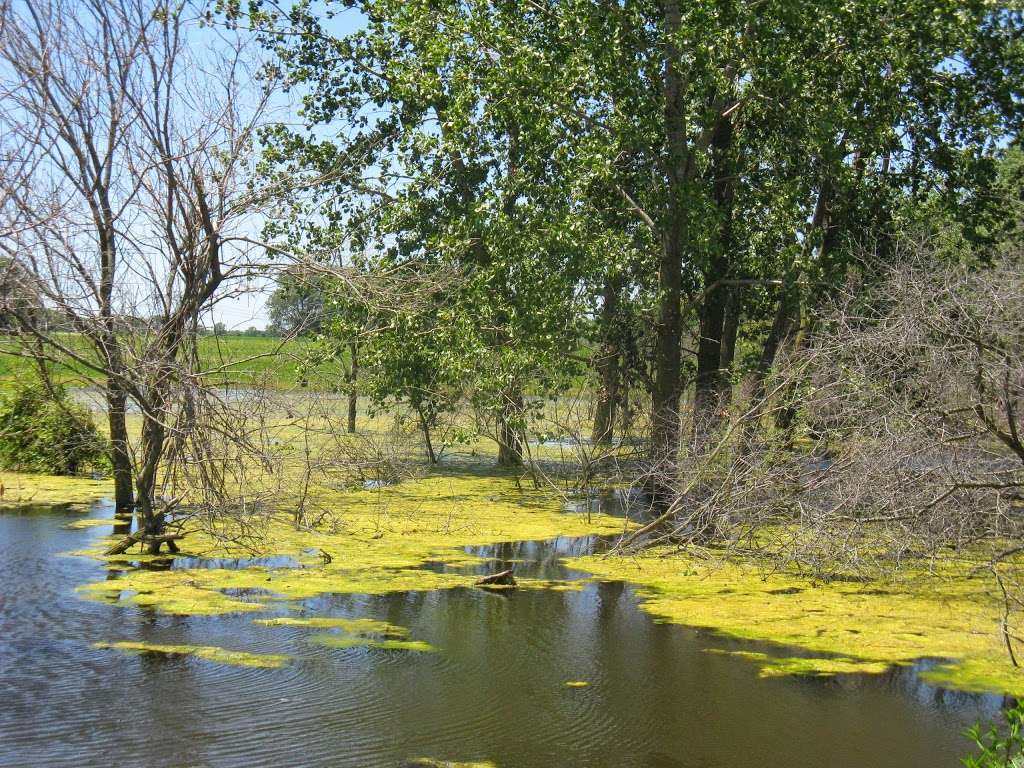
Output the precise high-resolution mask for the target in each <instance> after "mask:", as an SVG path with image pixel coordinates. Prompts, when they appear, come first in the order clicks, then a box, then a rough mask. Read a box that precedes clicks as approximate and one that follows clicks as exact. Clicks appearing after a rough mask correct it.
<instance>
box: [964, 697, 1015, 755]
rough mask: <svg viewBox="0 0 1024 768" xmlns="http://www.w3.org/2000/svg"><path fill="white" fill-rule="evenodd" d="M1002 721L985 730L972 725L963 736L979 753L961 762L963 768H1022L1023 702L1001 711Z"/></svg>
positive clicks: (979, 726)
mask: <svg viewBox="0 0 1024 768" xmlns="http://www.w3.org/2000/svg"><path fill="white" fill-rule="evenodd" d="M1002 719H1003V722H1002V723H998V722H994V723H991V724H990V725H989V726H988V727H987V728H984V727H983V726H982V725H981V724H980V723H978V724H975V725H974V726H972V727H970V728H968V729H967V730H966V731H965V732H964V735H965V736H966V737H967V738H969V739H970V740H971V741H973V742H974V743H975V745H977V747H978V750H979V753H978V754H976V755H970V756H968V757H965V758H964V759H963V764H964V765H965V766H967V768H1020V766H1024V701H1018V702H1017V703H1016V704H1014V705H1013V706H1012V707H1007V708H1006V709H1005V710H1003V713H1002Z"/></svg>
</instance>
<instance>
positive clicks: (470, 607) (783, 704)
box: [0, 508, 1003, 768]
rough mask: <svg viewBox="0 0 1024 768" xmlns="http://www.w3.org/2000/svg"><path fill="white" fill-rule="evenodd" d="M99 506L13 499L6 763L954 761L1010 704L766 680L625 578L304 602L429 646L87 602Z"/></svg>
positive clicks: (881, 682)
mask: <svg viewBox="0 0 1024 768" xmlns="http://www.w3.org/2000/svg"><path fill="white" fill-rule="evenodd" d="M99 512H100V513H101V514H108V513H105V512H103V511H102V510H99ZM83 514H86V511H85V510H72V509H70V508H66V509H53V508H50V509H48V510H41V509H35V510H29V509H25V510H21V511H17V512H10V511H8V512H5V513H0V765H4V766H37V765H38V766H64V765H69V766H78V767H83V766H152V767H157V766H246V767H248V766H274V767H275V768H281V767H283V766H358V767H359V768H372V767H373V766H382V767H383V766H389V767H393V766H402V765H404V764H405V763H406V762H407V761H409V760H410V759H413V758H418V757H433V758H438V759H444V760H459V761H485V760H489V761H492V762H493V763H494V764H495V765H497V766H499V768H520V767H521V768H533V767H536V768H551V767H553V766H593V767H594V768H597V767H598V766H602V767H604V766H607V767H608V768H612V767H614V768H629V767H630V766H636V767H637V768H640V767H641V766H642V767H643V768H683V767H684V766H685V767H687V768H716V767H718V766H721V767H726V766H728V767H729V768H733V767H737V768H738V767H742V766H757V768H776V767H778V768H783V767H785V768H803V767H806V768H821V767H823V766H828V767H830V768H843V767H844V766H850V767H853V766H856V767H857V768H885V767H886V766H893V767H894V768H895V767H896V766H899V767H900V768H909V767H912V766H921V767H922V768H925V767H927V768H941V767H942V766H951V767H952V766H957V765H959V764H960V762H959V758H960V756H962V755H963V754H965V753H966V752H968V751H969V744H968V743H967V741H966V740H965V739H964V738H963V737H962V736H961V731H962V730H963V728H964V727H966V726H967V725H969V724H971V723H972V722H974V721H975V720H978V719H988V718H990V717H992V716H994V715H996V714H997V713H998V709H999V707H1000V705H1001V704H1002V703H1003V702H1002V700H1001V699H1000V698H999V697H994V696H975V695H968V694H963V693H956V692H950V691H944V690H941V689H938V688H934V687H931V686H928V685H925V684H924V683H922V682H920V681H919V680H918V679H917V677H916V676H915V674H914V672H913V670H909V669H902V670H894V671H893V672H891V673H889V674H885V675H879V676H860V675H857V676H853V675H850V676H843V677H838V678H824V679H815V678H792V677H791V678H775V679H759V677H758V668H757V666H756V665H754V664H751V663H749V662H747V661H745V660H742V659H738V658H736V657H730V656H724V655H721V654H715V653H708V652H707V651H708V650H709V649H725V650H738V649H754V650H757V649H758V646H756V645H752V644H750V643H739V642H735V641H731V640H728V639H723V638H720V637H715V636H714V635H711V634H708V633H704V632H699V631H694V630H691V629H687V628H684V627H679V626H672V625H667V624H658V623H656V622H655V621H653V620H652V618H651V617H650V616H649V615H647V614H645V613H643V612H641V611H640V610H639V609H638V608H637V599H636V596H635V594H634V592H633V590H632V589H631V587H629V586H628V585H626V584H622V583H608V584H590V585H587V586H586V587H584V588H583V589H582V590H581V591H563V592H558V591H540V590H518V591H505V592H500V593H499V592H487V591H483V590H480V589H455V590H448V591H441V592H427V593H397V594H391V595H384V596H366V595H327V596H323V597H320V598H317V599H314V600H310V601H307V602H306V603H305V604H304V608H305V611H306V615H329V616H365V617H371V618H377V619H383V620H385V621H388V622H391V623H393V624H397V625H401V626H405V627H408V628H409V629H410V630H411V634H412V637H413V638H415V639H418V640H425V641H427V642H429V643H430V644H431V645H433V646H434V647H435V648H436V651H435V652H433V653H414V652H410V651H395V650H382V649H374V648H349V649H332V648H326V647H321V646H317V645H314V644H310V643H309V642H308V638H309V636H310V635H311V634H312V633H313V632H314V631H315V630H310V629H306V628H301V627H287V626H261V625H257V624H253V623H252V619H253V618H254V617H255V616H254V615H253V614H249V615H243V616H223V617H178V616H166V615H159V614H155V613H153V612H151V611H147V610H144V609H138V608H133V607H118V606H111V605H107V604H102V603H97V602H90V601H86V600H82V599H79V598H77V597H76V596H75V593H74V588H75V586H77V585H79V584H82V583H85V582H88V581H94V580H96V579H101V578H104V574H105V571H104V570H103V567H102V566H101V564H99V563H97V562H95V561H92V560H89V559H86V558H80V557H61V556H58V555H59V554H60V553H64V552H69V551H73V550H76V549H80V548H81V547H82V546H83V545H84V544H85V543H86V542H87V541H88V540H89V538H90V537H94V536H98V535H102V534H103V533H105V532H108V531H107V530H104V529H96V528H92V529H70V528H67V527H66V526H67V524H68V523H69V522H71V521H73V520H74V519H76V518H78V517H81V516H82V515H83ZM593 545H594V542H593V541H590V540H579V539H577V540H557V541H554V542H548V543H543V544H539V543H525V544H518V545H504V546H500V547H495V548H487V549H475V550H473V551H474V552H476V553H478V554H483V555H487V556H496V557H499V558H504V559H508V560H526V561H528V562H527V563H517V565H516V567H517V569H518V572H519V573H520V574H526V575H532V576H539V577H544V578H552V579H566V578H574V577H577V576H579V574H574V573H573V572H571V571H568V570H567V569H566V568H564V566H562V565H561V564H560V562H559V557H560V556H561V555H563V554H579V553H584V552H586V551H588V550H589V548H590V547H592V546H593ZM197 564H198V563H195V562H192V563H191V565H193V566H194V565H197ZM218 565H220V566H222V567H223V566H225V565H231V563H230V562H225V561H219V562H218ZM284 565H287V563H285V564H284ZM502 565H503V563H502V562H500V561H499V562H497V563H492V564H488V566H487V568H488V569H500V568H501V567H502ZM117 640H133V641H145V642H152V643H162V644H199V645H219V646H224V647H227V648H230V649H233V650H243V651H250V652H255V653H278V654H281V653H283V654H288V655H289V656H292V657H293V661H292V662H291V663H289V664H287V665H286V666H285V667H283V668H281V669H251V668H239V667H231V666H224V665H218V664H214V663H210V662H206V661H201V660H198V659H194V658H190V657H181V656H177V657H167V656H161V655H156V654H147V655H138V656H133V655H125V654H122V653H119V652H117V651H111V650H99V649H95V648H93V647H92V644H93V643H94V642H96V641H117ZM567 681H586V682H588V683H589V685H588V686H587V687H581V688H570V687H566V685H565V683H566V682H567Z"/></svg>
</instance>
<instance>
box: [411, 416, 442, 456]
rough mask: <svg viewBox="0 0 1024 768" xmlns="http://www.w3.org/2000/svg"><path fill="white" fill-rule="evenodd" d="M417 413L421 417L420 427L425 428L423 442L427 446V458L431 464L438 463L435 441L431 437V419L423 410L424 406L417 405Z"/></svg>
mask: <svg viewBox="0 0 1024 768" xmlns="http://www.w3.org/2000/svg"><path fill="white" fill-rule="evenodd" d="M416 415H417V416H419V418H420V429H421V430H423V443H424V444H425V445H426V448H427V458H428V459H429V460H430V463H431V464H437V454H436V453H435V452H434V441H433V440H432V439H431V437H430V419H428V418H427V416H426V414H425V413H424V412H423V407H422V406H420V405H417V406H416Z"/></svg>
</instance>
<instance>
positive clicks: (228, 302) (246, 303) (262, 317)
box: [204, 2, 365, 331]
mask: <svg viewBox="0 0 1024 768" xmlns="http://www.w3.org/2000/svg"><path fill="white" fill-rule="evenodd" d="M329 4H330V5H332V7H333V10H334V14H335V15H333V16H332V18H331V19H330V21H329V22H326V23H325V24H324V27H325V28H326V29H328V30H329V31H330V32H331V34H333V35H335V36H339V37H340V36H343V35H347V34H350V33H352V32H354V31H356V30H357V29H359V28H360V27H362V26H363V24H364V23H365V18H364V17H363V16H362V14H361V13H360V12H359V11H358V10H356V9H351V8H349V9H343V8H342V7H341V4H340V3H329ZM324 5H325V4H324V3H316V2H314V3H313V5H312V7H313V9H314V10H315V9H317V8H319V9H320V10H321V11H322V10H323V8H324ZM287 6H288V3H287V2H283V3H280V4H279V7H283V8H287ZM204 37H205V39H207V40H208V41H209V44H210V46H211V48H212V49H213V50H214V51H215V50H216V46H217V45H218V38H217V35H216V34H215V33H214V34H207V35H204ZM300 96H301V94H297V93H296V92H294V91H293V93H292V94H291V95H290V96H288V97H285V96H284V95H282V96H281V97H280V99H279V101H278V103H276V104H275V105H274V110H273V111H274V118H275V119H278V120H287V121H291V120H294V119H295V117H294V115H295V106H294V105H295V102H296V100H297V99H298V98H299V97H300ZM253 226H254V228H258V226H259V225H257V224H254V225H253ZM253 235H254V236H255V237H257V238H258V237H259V233H258V232H254V233H253ZM273 288H274V285H273V281H271V280H266V279H260V280H253V281H251V282H250V283H249V284H248V286H247V288H246V290H244V291H239V290H238V286H237V285H236V286H232V287H231V288H230V290H231V291H232V294H233V295H230V296H226V297H223V298H221V299H220V300H219V301H218V302H217V303H216V304H215V305H214V308H213V311H212V318H211V322H215V323H224V326H225V328H226V329H227V330H229V331H244V330H247V329H248V328H251V327H255V328H259V329H264V328H266V327H267V326H268V325H269V324H270V318H269V316H268V312H267V299H268V298H269V297H270V294H271V293H272V292H273Z"/></svg>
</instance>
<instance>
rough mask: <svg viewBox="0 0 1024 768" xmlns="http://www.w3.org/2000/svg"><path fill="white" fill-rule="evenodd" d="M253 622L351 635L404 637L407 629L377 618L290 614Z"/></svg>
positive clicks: (407, 632) (270, 625) (407, 631)
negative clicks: (338, 631) (333, 631)
mask: <svg viewBox="0 0 1024 768" xmlns="http://www.w3.org/2000/svg"><path fill="white" fill-rule="evenodd" d="M253 623H254V624H263V625H265V626H269V627H280V626H287V627H311V628H315V629H340V630H342V631H343V632H347V633H348V634H352V635H368V634H378V635H387V636H390V637H406V636H407V635H408V634H409V630H408V629H406V628H405V627H399V626H398V625H396V624H389V623H388V622H386V621H378V620H377V619H363V618H361V619H346V618H341V617H333V616H313V617H310V618H304V619H300V618H296V617H292V616H281V617H278V618H274V619H255V620H254V621H253Z"/></svg>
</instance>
